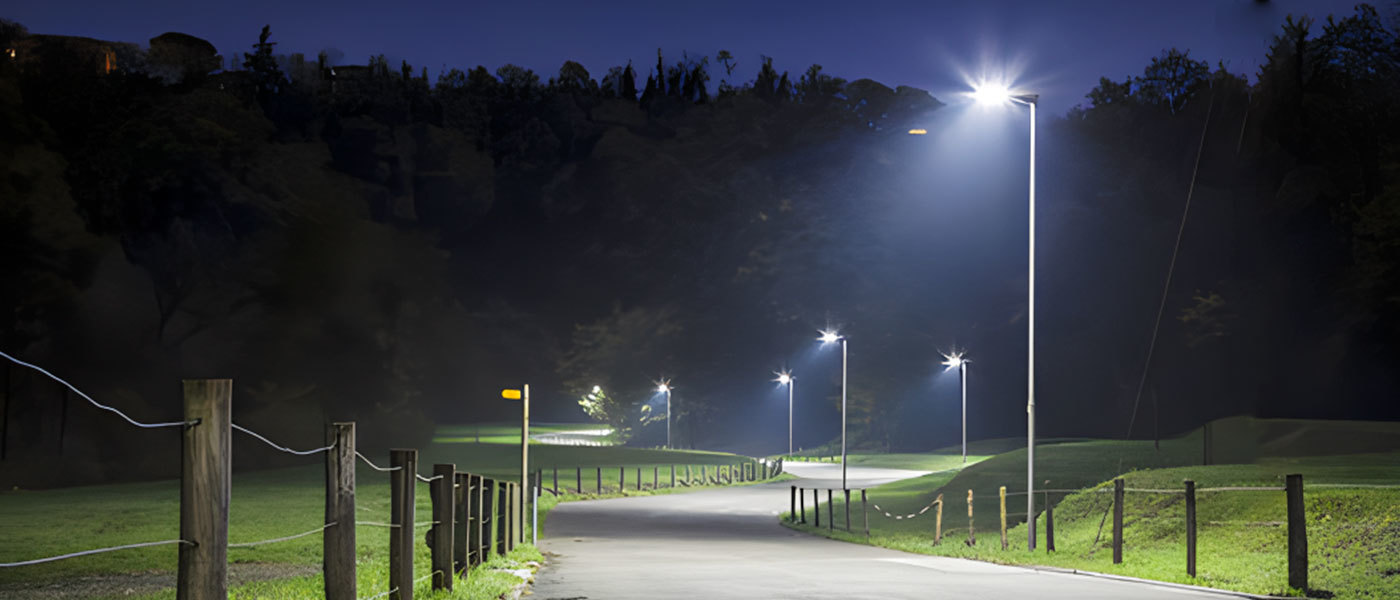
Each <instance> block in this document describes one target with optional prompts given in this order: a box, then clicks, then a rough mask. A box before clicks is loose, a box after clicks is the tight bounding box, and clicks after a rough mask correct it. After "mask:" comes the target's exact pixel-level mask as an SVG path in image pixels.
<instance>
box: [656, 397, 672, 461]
mask: <svg viewBox="0 0 1400 600" xmlns="http://www.w3.org/2000/svg"><path fill="white" fill-rule="evenodd" d="M656 391H657V392H661V393H663V394H666V449H667V450H670V449H671V381H670V380H669V379H665V380H662V381H659V382H657V384H656Z"/></svg>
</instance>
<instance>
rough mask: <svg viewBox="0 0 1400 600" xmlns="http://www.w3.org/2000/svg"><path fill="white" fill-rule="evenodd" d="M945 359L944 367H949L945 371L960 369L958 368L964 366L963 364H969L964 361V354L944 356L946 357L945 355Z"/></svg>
mask: <svg viewBox="0 0 1400 600" xmlns="http://www.w3.org/2000/svg"><path fill="white" fill-rule="evenodd" d="M943 359H944V360H943V366H945V367H948V368H947V369H945V370H952V369H956V368H958V367H961V366H963V363H965V362H967V361H966V360H964V359H963V353H962V352H953V353H952V354H944V355H943Z"/></svg>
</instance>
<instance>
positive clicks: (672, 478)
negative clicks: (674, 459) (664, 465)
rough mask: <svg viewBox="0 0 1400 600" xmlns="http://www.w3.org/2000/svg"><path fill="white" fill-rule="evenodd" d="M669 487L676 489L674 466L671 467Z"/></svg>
mask: <svg viewBox="0 0 1400 600" xmlns="http://www.w3.org/2000/svg"><path fill="white" fill-rule="evenodd" d="M671 487H672V488H674V487H676V465H671Z"/></svg>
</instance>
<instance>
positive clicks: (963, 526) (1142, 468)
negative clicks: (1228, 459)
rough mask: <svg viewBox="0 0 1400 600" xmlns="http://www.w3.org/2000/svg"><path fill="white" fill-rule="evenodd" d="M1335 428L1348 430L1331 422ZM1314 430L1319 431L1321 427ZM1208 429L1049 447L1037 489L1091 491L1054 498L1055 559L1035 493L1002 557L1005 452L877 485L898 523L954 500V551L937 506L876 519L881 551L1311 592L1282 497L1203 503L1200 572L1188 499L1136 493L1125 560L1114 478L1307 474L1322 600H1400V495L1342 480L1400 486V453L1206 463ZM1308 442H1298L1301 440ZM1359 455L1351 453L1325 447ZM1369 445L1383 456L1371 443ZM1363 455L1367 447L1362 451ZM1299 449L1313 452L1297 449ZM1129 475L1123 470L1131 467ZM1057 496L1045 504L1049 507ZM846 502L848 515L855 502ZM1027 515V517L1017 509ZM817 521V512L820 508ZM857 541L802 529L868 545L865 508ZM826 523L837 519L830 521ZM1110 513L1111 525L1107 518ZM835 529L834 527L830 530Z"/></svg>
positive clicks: (1011, 459) (1163, 480)
mask: <svg viewBox="0 0 1400 600" xmlns="http://www.w3.org/2000/svg"><path fill="white" fill-rule="evenodd" d="M1329 426H1330V427H1334V428H1335V427H1336V426H1335V424H1334V425H1329ZM1309 430H1315V428H1309ZM1200 435H1201V434H1200V432H1196V433H1194V434H1192V435H1188V436H1185V437H1183V438H1179V439H1175V440H1170V441H1164V442H1163V443H1162V446H1161V449H1160V450H1154V448H1153V444H1152V443H1151V442H1109V441H1093V442H1073V443H1064V444H1058V445H1054V446H1047V447H1044V448H1038V451H1037V457H1036V463H1037V475H1039V477H1037V479H1039V480H1040V482H1038V483H1042V484H1043V482H1044V480H1046V479H1048V480H1050V483H1049V487H1050V488H1067V489H1080V488H1087V489H1085V490H1084V491H1081V492H1077V493H1071V494H1051V496H1050V499H1051V500H1052V501H1053V502H1055V545H1056V552H1055V553H1053V554H1047V553H1045V531H1044V519H1043V518H1041V519H1040V520H1039V522H1038V523H1037V527H1038V533H1037V539H1038V540H1039V549H1038V552H1036V553H1030V552H1027V551H1026V531H1025V526H1024V523H1023V522H1024V518H1023V517H1022V515H1021V514H1016V513H1018V512H1021V513H1023V511H1024V507H1025V498H1024V496H1012V497H1009V498H1008V499H1007V510H1008V513H1010V514H1009V517H1008V519H1009V521H1010V522H1011V529H1010V530H1009V531H1008V533H1007V537H1008V542H1009V548H1008V549H1007V550H1005V551H1003V550H1002V549H1001V540H1000V527H999V525H1000V524H999V520H1000V518H999V506H998V505H999V502H998V497H997V488H998V487H999V486H1001V485H1006V486H1007V488H1008V491H1009V492H1012V493H1014V492H1018V491H1024V489H1025V452H1024V450H1017V451H1013V452H1008V453H1005V454H1001V455H997V456H994V457H991V458H989V459H986V460H983V461H981V462H979V463H977V464H975V465H971V466H969V467H967V468H966V469H965V470H962V471H961V472H942V473H933V474H930V475H927V476H925V477H921V478H915V479H909V480H903V481H898V482H894V483H890V484H887V485H884V486H880V487H877V488H873V489H871V490H870V491H869V494H868V495H869V498H870V501H871V502H872V503H874V504H878V505H880V507H881V508H882V509H885V510H888V511H889V512H891V513H894V514H897V515H905V514H907V513H911V512H916V511H918V510H919V509H921V508H923V507H924V506H927V505H928V503H929V502H930V501H931V500H932V499H933V498H934V497H935V496H936V495H937V494H939V493H942V494H944V500H945V503H946V507H945V509H944V512H943V536H944V537H943V542H942V544H940V545H938V546H935V545H933V533H934V518H935V510H930V511H928V512H927V513H925V514H924V515H922V516H919V517H917V518H914V519H907V518H906V519H898V520H896V519H891V518H886V517H884V516H883V515H882V514H880V513H877V511H875V510H874V508H873V507H872V508H871V510H870V519H871V521H870V530H871V538H870V543H873V544H875V545H880V546H886V547H890V548H895V549H900V550H905V551H910V552H919V553H924V554H937V555H945V556H957V557H966V558H975V559H979V560H987V561H991V562H999V563H1007V564H1022V565H1049V566H1057V567H1065V568H1073V569H1081V570H1088V571H1097V572H1103V573H1113V574H1119V575H1127V576H1133V577H1144V578H1149V579H1157V580H1162V581H1172V582H1177V583H1188V584H1195V585H1205V586H1210V587H1217V588H1224V589H1231V590H1237V591H1245V592H1252V593H1261V594H1298V593H1300V591H1299V590H1288V589H1286V587H1287V586H1286V584H1287V562H1286V561H1287V559H1286V547H1287V539H1286V527H1285V515H1284V495H1283V492H1281V491H1248V492H1200V493H1198V494H1197V498H1198V505H1197V519H1198V548H1197V577H1196V578H1194V579H1193V578H1190V577H1188V576H1187V575H1186V572H1185V561H1186V559H1185V533H1184V523H1185V508H1184V504H1185V503H1184V497H1183V495H1181V494H1149V493H1129V494H1128V496H1127V502H1126V506H1125V517H1124V548H1125V549H1124V563H1123V564H1121V565H1114V564H1112V547H1111V545H1110V544H1111V537H1112V521H1111V514H1110V510H1111V507H1112V494H1109V493H1103V491H1102V490H1107V489H1111V481H1110V480H1111V479H1112V478H1113V477H1114V476H1116V475H1117V474H1118V473H1125V474H1124V475H1123V476H1124V479H1125V481H1126V484H1127V487H1129V488H1141V489H1181V488H1182V481H1183V480H1185V479H1192V480H1194V481H1196V484H1197V487H1198V488H1206V487H1224V486H1247V487H1254V486H1259V487H1273V486H1282V485H1283V476H1284V475H1285V474H1289V473H1301V474H1302V475H1303V478H1304V483H1305V504H1306V512H1307V516H1308V525H1307V526H1308V540H1309V541H1308V544H1309V557H1310V569H1309V575H1310V585H1311V587H1312V588H1313V589H1312V590H1311V594H1312V595H1315V596H1327V595H1328V594H1335V596H1336V597H1337V598H1363V599H1380V598H1400V489H1383V488H1375V489H1364V488H1363V489H1341V488H1331V487H1327V486H1329V485H1345V484H1361V485H1396V484H1400V452H1380V453H1361V454H1346V455H1334V456H1290V457H1282V458H1277V457H1276V458H1258V459H1255V460H1254V461H1253V462H1250V463H1248V464H1229V465H1212V466H1201V465H1200V464H1199V463H1200V460H1201V455H1200V450H1199V449H1200V448H1201V437H1200ZM1294 439H1298V438H1296V437H1295V438H1294ZM1329 447H1330V448H1341V449H1343V450H1346V449H1349V447H1348V444H1345V443H1343V444H1339V445H1336V444H1327V445H1320V446H1318V447H1317V448H1316V449H1314V451H1320V450H1322V449H1325V448H1329ZM1367 447H1374V444H1368V445H1367ZM1350 449H1355V448H1354V447H1351V448H1350ZM1290 450H1291V453H1292V454H1295V455H1296V454H1299V453H1301V452H1305V451H1307V449H1306V448H1300V447H1298V446H1296V445H1294V446H1291V447H1290ZM1120 458H1121V460H1122V463H1123V466H1122V468H1121V470H1120V468H1119V467H1118V463H1119V460H1120ZM968 489H972V490H973V492H974V506H973V508H974V515H975V517H974V521H973V524H974V526H975V531H976V537H977V544H976V545H975V546H968V545H967V544H966V540H967V537H968V518H967V510H966V508H967V500H966V498H967V490H968ZM1044 502H1045V499H1044V497H1043V496H1042V497H1040V498H1037V507H1038V510H1043V507H1044ZM837 504H838V506H836V507H834V508H835V510H836V512H837V514H840V513H841V512H842V511H843V509H844V507H842V506H839V505H840V501H839V500H838V501H837ZM1018 509H1020V510H1019V511H1018ZM808 510H809V515H808V518H809V520H810V519H811V515H810V510H811V509H810V507H809V508H808ZM852 512H853V528H854V529H857V530H858V531H857V532H856V533H855V534H852V533H847V532H841V531H835V532H830V533H828V532H827V530H826V529H825V527H823V528H822V529H820V530H816V529H814V528H812V527H810V526H801V525H799V526H795V527H796V528H797V529H801V530H805V531H811V532H813V533H818V534H821V535H829V536H830V537H834V538H838V539H846V540H850V541H856V542H862V543H863V542H865V537H864V536H863V535H861V534H860V532H859V530H860V528H861V521H860V517H859V516H858V515H860V514H861V513H860V508H859V507H858V506H852ZM823 516H825V515H823ZM1106 516H1107V517H1108V518H1107V519H1106ZM823 525H826V523H823Z"/></svg>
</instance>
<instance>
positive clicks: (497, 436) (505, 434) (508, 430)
mask: <svg viewBox="0 0 1400 600" xmlns="http://www.w3.org/2000/svg"><path fill="white" fill-rule="evenodd" d="M604 427H606V425H603V424H600V423H534V422H532V423H530V433H531V434H532V435H534V434H540V433H568V432H571V431H588V430H595V429H601V428H604ZM459 442H481V443H491V444H519V443H520V423H519V422H518V421H517V422H504V421H502V422H492V423H468V424H464V425H443V426H441V427H438V428H437V431H436V432H434V435H433V443H434V444H445V443H459ZM530 443H531V445H537V444H540V442H538V441H535V440H531V442H530Z"/></svg>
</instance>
